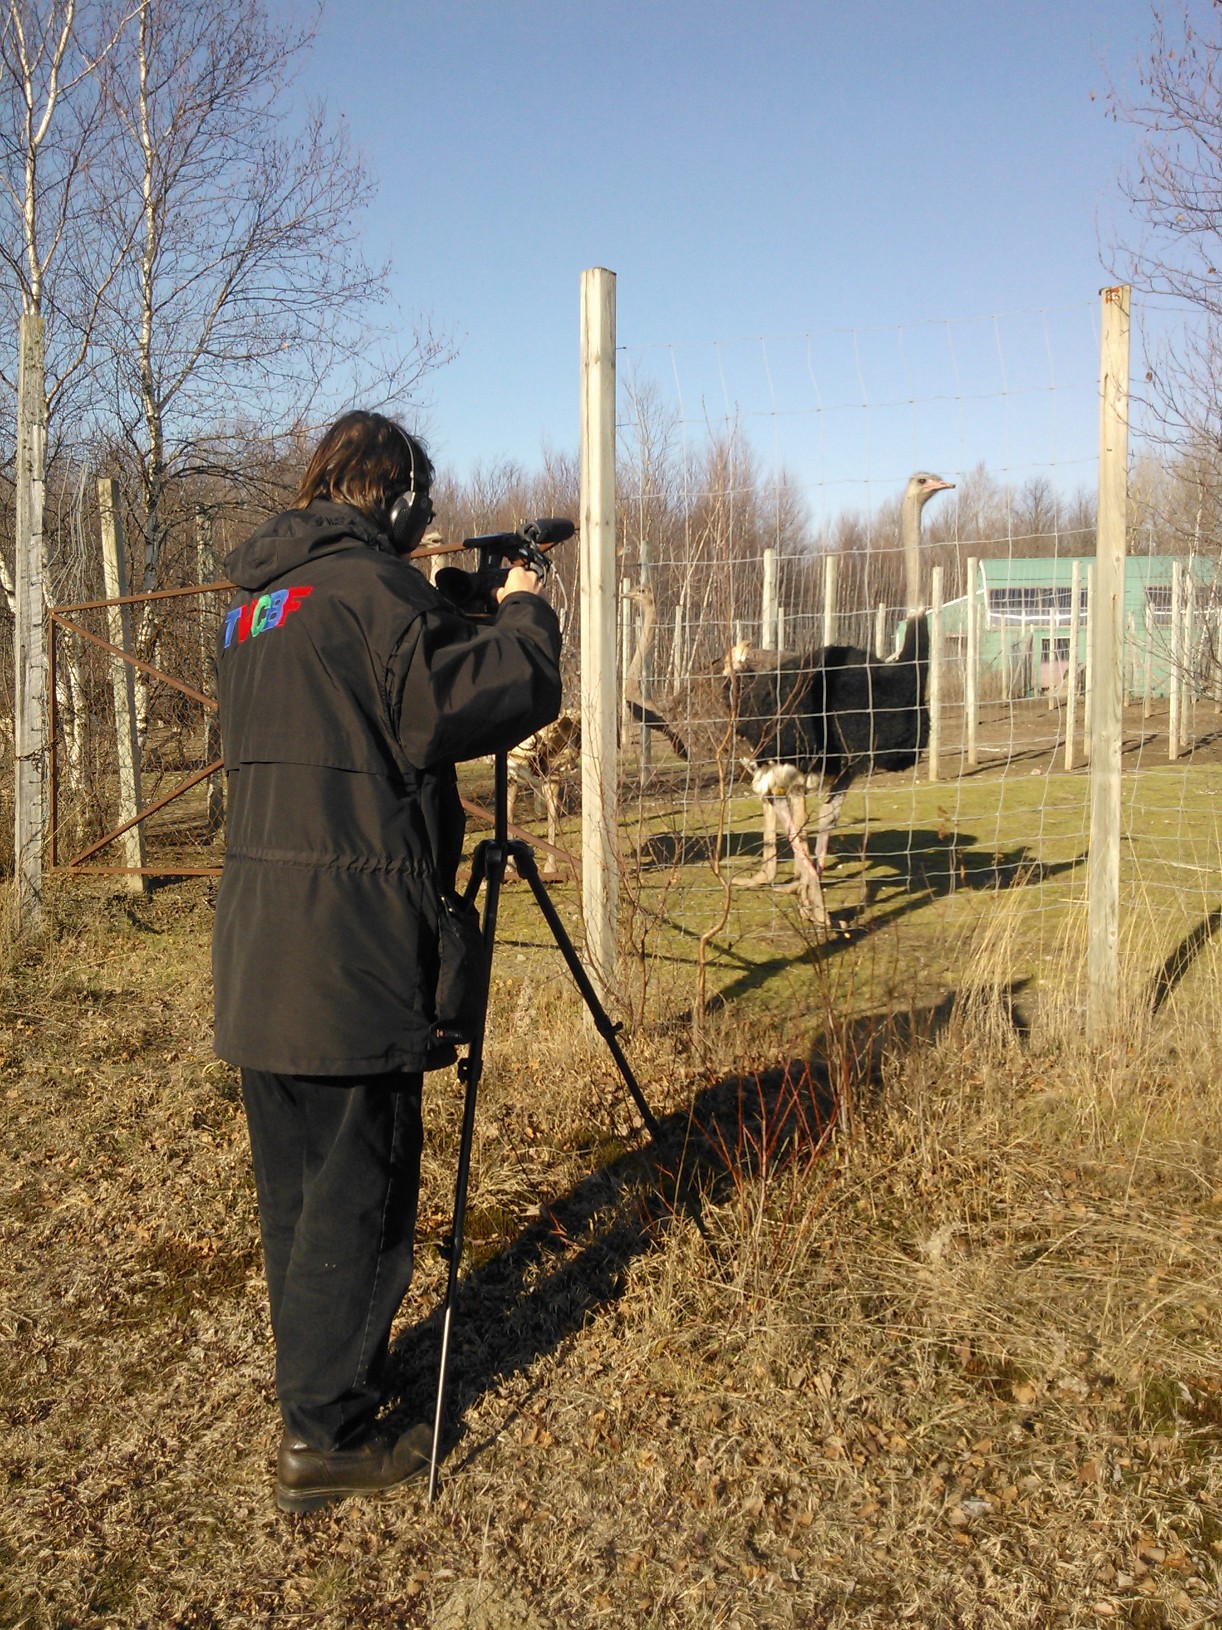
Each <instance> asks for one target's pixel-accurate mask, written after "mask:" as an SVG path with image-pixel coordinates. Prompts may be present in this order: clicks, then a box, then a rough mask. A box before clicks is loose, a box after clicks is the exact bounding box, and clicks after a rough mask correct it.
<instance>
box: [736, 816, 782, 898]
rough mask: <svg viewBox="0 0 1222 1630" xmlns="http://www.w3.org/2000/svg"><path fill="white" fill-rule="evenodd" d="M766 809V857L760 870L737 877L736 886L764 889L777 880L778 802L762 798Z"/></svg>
mask: <svg viewBox="0 0 1222 1630" xmlns="http://www.w3.org/2000/svg"><path fill="white" fill-rule="evenodd" d="M760 803H761V804H762V805H763V810H764V857H763V864H762V865H761V867H760V869H759V871H757V872H752V873H751V875H750V876H749V877H736V878H735V879H734V886H735V887H736V888H740V889H762V888H763V887H764V885H765V883H775V882H776V804H775V802H774V801H773V799H772V798H770V797H767V796H765V797H763V798H761V799H760Z"/></svg>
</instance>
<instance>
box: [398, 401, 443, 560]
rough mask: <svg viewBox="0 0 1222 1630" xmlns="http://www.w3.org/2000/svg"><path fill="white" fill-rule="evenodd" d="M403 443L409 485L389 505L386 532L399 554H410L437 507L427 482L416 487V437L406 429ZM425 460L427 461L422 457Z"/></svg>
mask: <svg viewBox="0 0 1222 1630" xmlns="http://www.w3.org/2000/svg"><path fill="white" fill-rule="evenodd" d="M403 439H404V441H405V442H406V443H407V453H408V457H409V459H410V460H411V475H410V478H409V479H410V482H411V485H410V486H409V487H407V488H406V489H405V490H404V491H403V492H401V493H400V494H399V495H398V497H397V498H396V499H395V501H394V503H393V504H391V506H390V511H389V527H388V530H389V533H390V541H391V542H392V543H393V544H394V546H395V548H396V549H397V550H398V551H399V553H400V554H401V555H410V554H411V552H412V550H413V549H415V548H416V547H417V545H418V544H419V542H420V540H421V538H422V537H423V536H424V529H425V527H426V526H427V525H428V524H429V522H430V521H431V520H432V519H433V516H434V515H435V514H436V513H437V511H436V510H435V509H434V508H433V500H432V499H431V498H430V497H429V489H428V487H427V486H424V487H421V488H420V490H419V491H417V489H416V452H417V448H416V439H415V437H414V436H409V435H408V434H407V433H406V431H405V432H404V435H403ZM426 462H427V461H426Z"/></svg>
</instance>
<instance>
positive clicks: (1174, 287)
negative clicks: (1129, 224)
mask: <svg viewBox="0 0 1222 1630" xmlns="http://www.w3.org/2000/svg"><path fill="white" fill-rule="evenodd" d="M1153 15H1154V33H1153V37H1152V39H1151V43H1150V49H1149V53H1148V55H1147V56H1146V58H1145V59H1144V60H1143V61H1142V62H1141V63H1140V64H1139V69H1138V85H1137V90H1136V93H1135V94H1128V93H1126V92H1122V91H1120V90H1114V91H1113V92H1112V96H1111V106H1112V111H1113V114H1114V116H1115V117H1117V118H1119V119H1122V120H1124V121H1126V122H1128V123H1129V124H1131V125H1132V126H1133V127H1134V128H1135V129H1136V130H1137V131H1138V132H1139V142H1138V147H1137V152H1136V156H1135V158H1134V160H1133V163H1132V165H1131V167H1130V170H1129V173H1128V174H1127V175H1126V176H1125V177H1124V178H1123V179H1122V183H1121V190H1122V193H1123V195H1124V197H1125V198H1126V199H1127V201H1128V203H1129V204H1130V205H1131V207H1132V209H1133V211H1134V213H1135V215H1136V217H1137V219H1138V221H1139V222H1141V223H1142V225H1143V231H1142V235H1141V236H1140V238H1139V240H1138V241H1137V242H1136V243H1132V244H1122V245H1119V246H1117V247H1115V248H1114V249H1113V252H1112V259H1113V263H1114V270H1115V273H1116V275H1117V276H1119V277H1122V278H1124V279H1125V280H1126V281H1128V282H1130V283H1132V284H1133V286H1134V288H1136V289H1138V290H1140V291H1142V292H1145V293H1150V294H1156V295H1161V296H1170V297H1172V298H1173V299H1174V300H1176V301H1179V302H1182V303H1183V304H1184V305H1185V306H1186V307H1187V308H1188V315H1189V317H1190V319H1192V320H1190V321H1189V323H1188V324H1186V325H1185V326H1184V328H1183V330H1182V331H1181V332H1180V333H1179V334H1178V335H1177V337H1176V339H1175V341H1174V343H1168V342H1166V341H1162V342H1158V341H1156V340H1155V339H1154V338H1153V337H1151V338H1150V339H1149V340H1148V341H1147V350H1148V352H1151V353H1152V355H1151V357H1150V373H1149V376H1148V380H1147V383H1148V385H1149V386H1150V390H1151V395H1152V398H1153V402H1154V405H1155V406H1156V408H1157V410H1158V412H1159V415H1160V417H1161V419H1162V422H1163V425H1164V427H1165V429H1166V431H1167V432H1168V434H1169V435H1171V436H1173V437H1176V438H1178V436H1179V435H1180V434H1182V433H1183V432H1185V431H1187V432H1188V434H1189V435H1190V436H1194V437H1196V438H1197V439H1201V438H1204V439H1206V440H1207V441H1208V442H1209V443H1210V444H1212V445H1213V447H1214V448H1215V449H1217V448H1218V446H1219V443H1220V441H1222V6H1219V4H1218V0H1212V3H1209V4H1206V5H1204V6H1201V5H1194V6H1189V5H1188V4H1187V3H1183V4H1175V5H1172V6H1168V7H1165V8H1164V7H1156V8H1155V10H1154V14H1153Z"/></svg>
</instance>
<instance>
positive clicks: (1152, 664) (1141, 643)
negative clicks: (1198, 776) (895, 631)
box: [942, 555, 1222, 697]
mask: <svg viewBox="0 0 1222 1630" xmlns="http://www.w3.org/2000/svg"><path fill="white" fill-rule="evenodd" d="M1093 565H1094V558H1093V556H1085V557H1079V558H1077V559H1076V560H1075V559H1065V560H1057V559H1031V558H1024V559H1009V560H982V561H980V562H979V563H978V567H977V574H976V585H975V590H976V597H977V598H976V608H977V616H978V618H979V619H980V673H981V689H982V693H984V694H988V693H989V692H992V694H994V695H999V694H1000V695H1006V696H1010V697H1023V696H1038V695H1040V694H1042V693H1045V692H1047V691H1049V690H1059V689H1063V688H1064V685H1065V678H1066V674H1067V672H1068V669H1069V657H1070V638H1071V631H1072V630H1071V620H1072V599H1073V582H1074V568H1075V566H1076V567H1077V574H1078V583H1079V588H1078V595H1079V616H1078V622H1079V628H1078V665H1079V670H1080V671H1082V670H1084V668H1085V664H1086V653H1087V618H1088V583H1089V581H1090V568H1091V567H1092V566H1093ZM1177 583H1178V584H1179V585H1180V603H1179V606H1178V607H1176V605H1175V604H1174V601H1175V587H1176V584H1177ZM1220 614H1222V575H1220V573H1219V567H1218V562H1217V561H1214V560H1208V559H1206V558H1204V557H1203V556H1200V555H1195V556H1191V557H1185V556H1172V555H1140V556H1131V557H1129V558H1128V559H1126V561H1125V591H1124V652H1125V688H1126V690H1127V691H1128V693H1129V694H1130V695H1140V696H1150V697H1158V696H1166V695H1167V694H1168V691H1169V689H1170V683H1171V674H1172V671H1173V669H1174V668H1175V667H1176V666H1177V665H1178V667H1179V670H1180V672H1181V674H1182V675H1184V676H1185V678H1186V680H1187V682H1188V685H1189V688H1190V690H1191V691H1194V692H1196V693H1197V694H1201V693H1203V692H1204V690H1205V689H1206V688H1207V687H1210V686H1212V685H1214V684H1215V683H1216V675H1217V662H1218V656H1219V655H1220V654H1222V652H1220V651H1219V617H1220ZM967 619H968V601H967V597H966V596H965V597H964V598H962V599H959V600H952V601H950V602H949V603H948V604H947V605H946V606H945V607H944V608H943V613H942V630H943V637H944V640H945V656H946V659H947V661H948V662H950V663H954V662H956V661H962V660H963V659H964V658H965V656H966V651H967ZM1177 651H1178V652H1180V653H1182V656H1181V657H1180V658H1179V660H1178V664H1177V659H1176V656H1175V654H1174V653H1175V652H1177Z"/></svg>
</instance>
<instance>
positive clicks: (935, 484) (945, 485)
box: [922, 475, 955, 492]
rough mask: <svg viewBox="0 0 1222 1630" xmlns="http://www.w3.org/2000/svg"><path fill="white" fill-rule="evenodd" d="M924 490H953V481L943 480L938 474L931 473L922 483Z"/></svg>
mask: <svg viewBox="0 0 1222 1630" xmlns="http://www.w3.org/2000/svg"><path fill="white" fill-rule="evenodd" d="M922 485H923V486H924V488H925V491H926V492H953V491H954V490H955V483H954V482H953V481H943V479H942V477H941V476H940V475H931V476H930V478H929V480H928V481H925V482H923V483H922Z"/></svg>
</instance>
